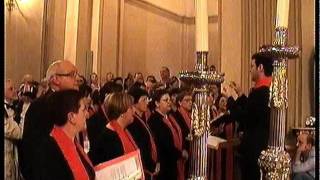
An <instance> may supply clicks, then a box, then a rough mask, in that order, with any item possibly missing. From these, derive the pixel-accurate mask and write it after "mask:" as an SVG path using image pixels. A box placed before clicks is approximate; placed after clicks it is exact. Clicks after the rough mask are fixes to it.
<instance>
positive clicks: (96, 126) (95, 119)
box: [86, 106, 108, 148]
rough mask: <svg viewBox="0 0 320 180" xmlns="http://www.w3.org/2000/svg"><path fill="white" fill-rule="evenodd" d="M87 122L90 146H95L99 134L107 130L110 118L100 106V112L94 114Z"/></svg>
mask: <svg viewBox="0 0 320 180" xmlns="http://www.w3.org/2000/svg"><path fill="white" fill-rule="evenodd" d="M86 122H87V132H88V139H89V142H90V148H93V147H94V146H96V144H97V140H98V137H99V135H100V134H101V133H102V132H103V131H104V130H105V128H106V125H107V122H108V119H107V118H106V116H105V115H104V113H103V110H102V109H101V106H100V107H99V109H98V112H97V113H95V114H94V115H92V116H91V117H90V118H89V119H88V120H87V121H86Z"/></svg>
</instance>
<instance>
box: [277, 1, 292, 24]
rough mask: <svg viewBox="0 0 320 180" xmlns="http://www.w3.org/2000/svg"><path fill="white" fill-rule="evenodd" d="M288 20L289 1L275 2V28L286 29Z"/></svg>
mask: <svg viewBox="0 0 320 180" xmlns="http://www.w3.org/2000/svg"><path fill="white" fill-rule="evenodd" d="M288 20H289V0H278V1H277V20H276V27H286V28H287V27H288Z"/></svg>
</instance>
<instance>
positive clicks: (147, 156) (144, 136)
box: [127, 117, 156, 172]
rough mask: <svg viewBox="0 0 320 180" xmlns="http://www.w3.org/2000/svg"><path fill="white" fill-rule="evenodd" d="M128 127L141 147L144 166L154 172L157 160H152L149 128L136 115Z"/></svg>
mask: <svg viewBox="0 0 320 180" xmlns="http://www.w3.org/2000/svg"><path fill="white" fill-rule="evenodd" d="M127 129H128V131H129V132H130V134H131V135H132V137H133V139H134V141H135V142H136V144H137V146H138V147H139V149H140V153H141V158H142V163H143V167H144V168H145V169H147V170H148V171H150V172H154V170H155V167H156V162H154V161H153V160H152V156H151V144H150V138H149V137H150V136H149V133H148V131H147V129H146V128H145V126H144V125H143V124H142V123H141V122H140V120H139V119H138V118H137V117H134V121H133V123H131V124H130V125H129V126H128V127H127ZM150 131H151V130H150Z"/></svg>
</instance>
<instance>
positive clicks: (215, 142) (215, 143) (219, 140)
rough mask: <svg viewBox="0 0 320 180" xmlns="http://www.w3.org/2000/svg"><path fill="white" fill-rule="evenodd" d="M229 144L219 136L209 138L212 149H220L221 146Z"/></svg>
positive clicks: (209, 145)
mask: <svg viewBox="0 0 320 180" xmlns="http://www.w3.org/2000/svg"><path fill="white" fill-rule="evenodd" d="M224 142H227V140H225V139H222V138H220V137H217V136H209V137H208V144H207V145H208V147H209V148H211V149H218V148H219V144H221V143H224Z"/></svg>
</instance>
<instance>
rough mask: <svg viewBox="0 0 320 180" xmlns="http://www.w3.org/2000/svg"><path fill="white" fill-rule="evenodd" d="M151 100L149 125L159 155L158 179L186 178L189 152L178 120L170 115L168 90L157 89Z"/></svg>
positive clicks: (180, 179)
mask: <svg viewBox="0 0 320 180" xmlns="http://www.w3.org/2000/svg"><path fill="white" fill-rule="evenodd" d="M152 99H153V100H152V102H151V109H152V110H153V112H152V114H151V116H150V118H149V120H148V125H149V126H150V129H151V131H152V133H153V137H154V139H155V142H156V145H157V149H158V153H159V157H160V164H161V167H160V172H159V175H158V179H179V180H182V179H184V169H183V167H184V166H183V165H182V164H183V161H184V160H186V159H187V158H188V153H187V151H186V150H184V149H183V146H182V145H183V144H182V132H181V129H180V127H179V125H178V123H177V122H176V120H175V119H174V118H173V117H172V116H170V115H168V113H169V111H170V109H171V100H170V96H169V93H168V92H167V91H166V90H158V91H155V93H154V96H153V98H152Z"/></svg>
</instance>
